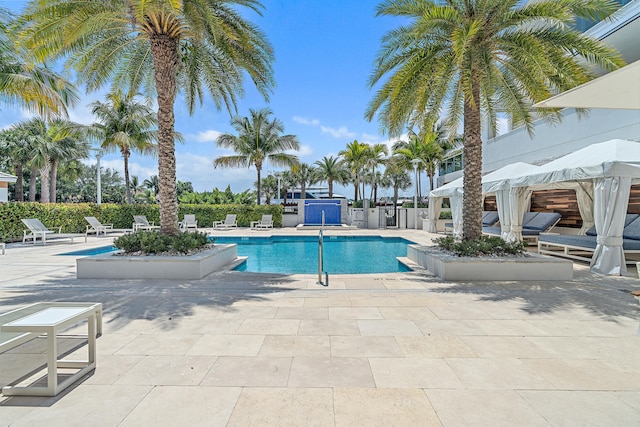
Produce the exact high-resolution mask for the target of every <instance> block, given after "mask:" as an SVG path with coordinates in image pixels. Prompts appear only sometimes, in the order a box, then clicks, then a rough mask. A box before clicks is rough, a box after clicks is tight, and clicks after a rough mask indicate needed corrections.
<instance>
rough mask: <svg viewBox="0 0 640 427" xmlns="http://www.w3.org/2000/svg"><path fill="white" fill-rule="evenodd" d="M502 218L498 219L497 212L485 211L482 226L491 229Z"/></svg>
mask: <svg viewBox="0 0 640 427" xmlns="http://www.w3.org/2000/svg"><path fill="white" fill-rule="evenodd" d="M499 219H500V218H499V217H498V212H497V211H484V212H482V225H483V226H484V227H491V226H492V225H495V223H496V222H498V220H499Z"/></svg>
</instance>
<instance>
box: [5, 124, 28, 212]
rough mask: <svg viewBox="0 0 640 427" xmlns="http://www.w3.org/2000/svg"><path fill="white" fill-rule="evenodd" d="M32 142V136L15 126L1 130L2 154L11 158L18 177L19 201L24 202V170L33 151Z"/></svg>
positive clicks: (17, 190) (16, 185)
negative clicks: (29, 136)
mask: <svg viewBox="0 0 640 427" xmlns="http://www.w3.org/2000/svg"><path fill="white" fill-rule="evenodd" d="M30 142H31V140H30V138H28V137H27V136H26V135H25V133H24V132H22V131H20V130H19V129H17V128H16V127H15V126H13V127H11V128H9V129H5V130H3V131H0V154H1V155H2V156H6V157H8V158H10V159H11V161H12V164H13V170H14V173H15V175H16V177H17V179H16V184H15V199H16V201H17V202H24V182H23V170H24V168H25V167H27V166H28V163H29V159H30V158H31V153H32V151H33V150H32V147H31V145H30Z"/></svg>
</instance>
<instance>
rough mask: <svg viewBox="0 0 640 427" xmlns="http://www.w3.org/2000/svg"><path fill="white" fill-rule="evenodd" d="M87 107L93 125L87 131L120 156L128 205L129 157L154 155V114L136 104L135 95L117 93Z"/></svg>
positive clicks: (129, 199) (155, 123)
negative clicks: (91, 114) (116, 151)
mask: <svg viewBox="0 0 640 427" xmlns="http://www.w3.org/2000/svg"><path fill="white" fill-rule="evenodd" d="M90 107H91V109H92V110H91V111H92V113H93V115H95V116H96V118H97V122H96V123H94V124H93V125H92V126H90V127H89V132H90V133H91V134H92V135H93V136H94V137H95V138H97V139H98V140H99V141H100V146H101V147H102V148H103V149H104V150H105V151H106V152H110V151H114V150H120V154H122V159H123V160H124V184H125V188H126V190H125V191H126V200H127V203H129V204H130V203H131V202H132V198H131V186H130V185H129V184H130V178H129V157H131V152H132V151H133V152H138V153H140V154H152V155H154V154H155V153H156V152H157V149H158V146H157V145H156V143H155V142H156V136H157V132H156V130H155V128H156V127H157V126H158V120H157V118H156V114H155V113H154V112H153V111H152V110H151V108H149V107H148V106H147V105H145V104H142V103H140V102H138V100H137V99H136V95H135V94H131V93H129V94H126V95H125V94H124V93H123V92H122V91H120V90H115V91H113V92H111V93H110V94H108V95H107V101H106V102H104V103H103V102H100V101H95V102H93V103H91V105H90Z"/></svg>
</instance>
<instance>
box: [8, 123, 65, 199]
mask: <svg viewBox="0 0 640 427" xmlns="http://www.w3.org/2000/svg"><path fill="white" fill-rule="evenodd" d="M16 128H17V129H19V130H20V132H22V133H23V135H24V136H25V138H27V139H28V140H29V143H30V144H31V148H32V150H31V153H30V160H29V162H30V165H31V168H32V174H31V176H32V177H31V182H30V186H29V200H30V201H35V176H34V173H33V171H35V170H37V171H39V172H40V202H42V203H49V202H50V200H51V199H50V196H51V191H50V184H51V169H52V166H53V159H54V158H55V157H59V156H61V155H62V150H61V147H60V146H59V145H58V144H57V143H56V141H55V137H54V135H55V134H54V132H53V131H52V130H51V129H50V127H49V124H48V123H47V122H46V121H44V120H43V119H41V118H33V119H30V120H27V121H25V122H21V123H19V124H17V125H16Z"/></svg>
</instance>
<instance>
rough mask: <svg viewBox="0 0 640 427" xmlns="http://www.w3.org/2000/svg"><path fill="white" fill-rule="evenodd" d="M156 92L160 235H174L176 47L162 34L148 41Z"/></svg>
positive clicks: (176, 224)
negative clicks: (149, 42)
mask: <svg viewBox="0 0 640 427" xmlns="http://www.w3.org/2000/svg"><path fill="white" fill-rule="evenodd" d="M151 53H152V55H153V62H154V69H155V80H156V91H157V93H158V180H159V193H160V231H161V232H162V233H165V234H172V235H177V234H178V233H179V232H180V230H179V228H178V199H177V196H176V153H175V142H174V136H175V132H174V126H175V115H174V112H173V108H174V104H175V99H176V73H177V69H178V43H177V40H176V39H175V38H172V37H170V36H168V35H165V34H160V35H154V36H152V37H151Z"/></svg>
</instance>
